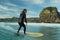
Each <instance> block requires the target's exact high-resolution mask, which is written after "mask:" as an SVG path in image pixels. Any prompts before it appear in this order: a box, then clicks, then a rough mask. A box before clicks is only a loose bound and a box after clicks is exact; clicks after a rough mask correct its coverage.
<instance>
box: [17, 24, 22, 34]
mask: <svg viewBox="0 0 60 40" xmlns="http://www.w3.org/2000/svg"><path fill="white" fill-rule="evenodd" d="M19 26H20V27H19V29H18V31H17V33H19V31H20V29H21V27H22V24H20V23H19Z"/></svg>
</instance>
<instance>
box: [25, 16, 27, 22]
mask: <svg viewBox="0 0 60 40" xmlns="http://www.w3.org/2000/svg"><path fill="white" fill-rule="evenodd" d="M25 22H26V23H27V18H26V15H25Z"/></svg>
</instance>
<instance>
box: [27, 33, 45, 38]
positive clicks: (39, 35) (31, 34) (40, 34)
mask: <svg viewBox="0 0 60 40" xmlns="http://www.w3.org/2000/svg"><path fill="white" fill-rule="evenodd" d="M26 34H27V35H29V36H32V37H41V36H44V34H43V33H34V32H26Z"/></svg>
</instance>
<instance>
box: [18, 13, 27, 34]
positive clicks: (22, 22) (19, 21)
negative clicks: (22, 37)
mask: <svg viewBox="0 0 60 40" xmlns="http://www.w3.org/2000/svg"><path fill="white" fill-rule="evenodd" d="M24 22H26V23H27V19H26V14H24V13H22V14H20V17H19V19H18V24H19V26H20V27H19V29H18V31H19V30H20V29H21V27H24V33H25V32H26V26H25V24H24Z"/></svg>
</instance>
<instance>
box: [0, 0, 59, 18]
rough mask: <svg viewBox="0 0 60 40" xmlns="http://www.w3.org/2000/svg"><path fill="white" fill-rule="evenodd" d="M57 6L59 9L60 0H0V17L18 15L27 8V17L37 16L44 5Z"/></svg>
mask: <svg viewBox="0 0 60 40" xmlns="http://www.w3.org/2000/svg"><path fill="white" fill-rule="evenodd" d="M50 6H52V7H57V9H58V11H60V0H0V18H11V17H19V15H20V13H21V11H22V10H23V9H24V8H26V9H27V17H39V14H40V12H41V11H42V10H43V8H45V7H50Z"/></svg>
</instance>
